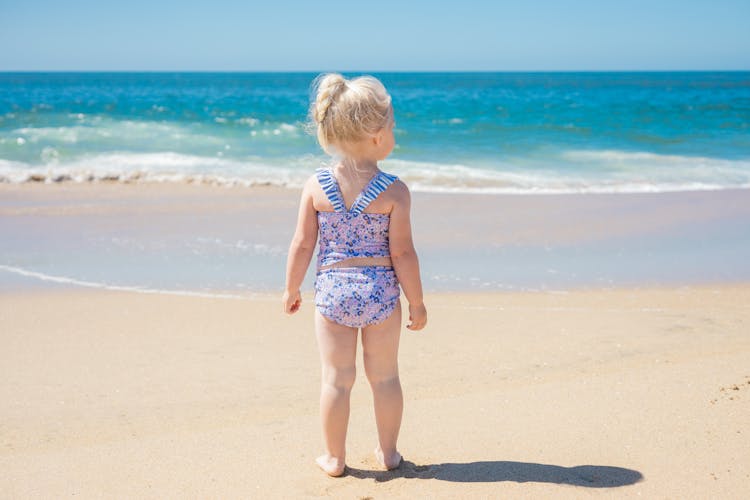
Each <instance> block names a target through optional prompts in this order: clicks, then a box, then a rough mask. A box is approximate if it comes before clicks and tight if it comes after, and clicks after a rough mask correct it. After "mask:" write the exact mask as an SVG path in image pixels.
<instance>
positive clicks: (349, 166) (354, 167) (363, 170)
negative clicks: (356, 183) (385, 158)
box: [335, 158, 379, 177]
mask: <svg viewBox="0 0 750 500" xmlns="http://www.w3.org/2000/svg"><path fill="white" fill-rule="evenodd" d="M335 168H336V170H337V171H339V172H345V173H347V174H350V175H351V174H355V175H357V176H360V175H367V176H369V177H371V176H372V175H373V174H375V173H376V172H377V171H378V170H379V169H378V162H377V161H375V160H372V159H370V158H340V159H339V161H338V162H337V163H336V166H335Z"/></svg>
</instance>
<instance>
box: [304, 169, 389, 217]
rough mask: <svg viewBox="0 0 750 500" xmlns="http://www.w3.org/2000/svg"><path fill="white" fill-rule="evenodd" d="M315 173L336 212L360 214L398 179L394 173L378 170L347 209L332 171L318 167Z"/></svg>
mask: <svg viewBox="0 0 750 500" xmlns="http://www.w3.org/2000/svg"><path fill="white" fill-rule="evenodd" d="M316 173H317V176H318V182H320V186H321V187H322V188H323V192H324V193H325V194H326V196H327V197H328V201H330V202H331V205H333V209H334V210H335V211H336V212H348V213H350V214H351V215H359V214H361V213H362V212H363V211H364V210H365V209H366V208H367V206H368V205H369V204H370V203H372V201H373V200H374V199H375V198H377V197H378V196H379V195H380V193H382V192H383V191H385V190H386V189H388V186H390V185H391V184H393V182H394V181H395V180H396V179H398V177H397V176H395V175H392V174H386V173H385V172H378V173H377V174H375V175H374V176H373V178H372V179H370V182H368V183H367V185H366V186H365V188H364V189H363V190H362V192H361V193H359V195H358V196H357V199H355V200H354V203H353V204H352V207H351V208H350V209H349V210H347V209H346V205H345V204H344V195H342V194H341V188H339V183H338V181H336V177H334V175H333V172H331V171H330V170H328V169H325V168H320V169H318V170H317V172H316Z"/></svg>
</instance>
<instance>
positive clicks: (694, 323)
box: [0, 286, 750, 499]
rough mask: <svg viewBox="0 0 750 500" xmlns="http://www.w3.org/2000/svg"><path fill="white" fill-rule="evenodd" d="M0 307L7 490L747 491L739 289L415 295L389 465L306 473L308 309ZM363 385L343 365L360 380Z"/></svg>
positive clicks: (43, 301) (354, 457)
mask: <svg viewBox="0 0 750 500" xmlns="http://www.w3.org/2000/svg"><path fill="white" fill-rule="evenodd" d="M305 299H306V303H305V305H304V307H303V310H302V311H301V313H300V314H298V315H296V316H292V317H286V316H284V315H283V314H281V312H280V305H279V301H278V298H277V297H275V296H270V295H269V296H267V297H258V298H256V299H254V300H231V299H223V300H222V299H207V298H196V297H172V296H164V295H145V294H136V293H120V292H110V291H89V290H76V291H71V290H67V291H47V292H41V291H36V292H26V293H4V294H3V295H2V296H1V297H0V327H1V328H0V331H1V332H2V334H1V335H2V343H3V349H2V351H1V353H0V366H2V375H3V377H2V380H3V382H2V384H0V398H1V399H2V401H3V404H2V406H0V422H2V424H1V426H0V439H1V440H2V446H1V447H0V450H2V451H0V469H2V470H3V474H2V476H1V477H0V490H2V491H3V496H4V497H6V498H40V497H60V496H79V497H84V498H92V497H131V498H133V497H147V498H164V497H171V498H175V497H180V498H198V497H203V498H204V497H222V498H238V497H242V498H316V497H324V496H333V497H336V498H498V497H515V498H519V497H521V498H581V497H587V496H603V497H607V498H612V497H614V498H630V497H645V498H738V499H739V498H746V497H747V495H748V494H750V488H749V487H748V485H749V484H750V470H749V469H748V464H750V451H748V450H750V434H749V433H748V431H747V425H746V423H747V415H748V414H750V413H749V412H750V370H749V369H748V367H750V338H748V335H747V328H748V324H750V310H748V307H747V304H748V303H750V287H748V286H711V287H681V288H671V289H638V290H636V289H620V290H608V291H579V292H571V293H543V292H538V293H479V294H469V293H465V294H430V295H428V302H427V303H428V305H429V307H430V312H431V323H430V325H429V327H428V328H427V329H426V330H425V331H423V332H421V333H416V334H415V333H411V332H406V331H404V333H403V337H402V349H401V357H400V360H401V371H402V379H403V385H404V390H405V397H406V405H405V417H404V424H403V429H402V437H401V441H400V445H401V450H402V452H403V454H404V457H405V462H404V464H403V465H402V467H401V468H400V469H398V470H396V471H393V472H382V471H378V470H377V467H376V466H375V463H374V461H373V459H372V456H371V450H372V448H373V447H374V445H375V441H374V428H375V427H374V421H373V417H372V411H371V402H370V397H369V390H368V388H367V387H366V382H365V381H364V380H363V377H360V378H359V379H358V381H357V384H356V386H355V389H354V393H353V406H352V416H351V424H350V431H349V448H348V449H349V456H348V465H349V469H348V473H347V474H346V476H345V477H343V478H339V479H330V478H328V477H325V476H324V475H323V474H322V473H321V472H320V471H319V470H318V469H317V468H316V467H315V465H314V462H313V459H314V457H315V456H316V453H317V452H319V451H320V447H321V442H320V433H319V430H318V416H317V391H318V371H319V366H318V359H317V352H316V347H315V340H314V335H313V332H312V329H311V325H312V309H311V307H310V303H311V301H310V299H311V297H309V296H306V297H305ZM360 373H361V372H360Z"/></svg>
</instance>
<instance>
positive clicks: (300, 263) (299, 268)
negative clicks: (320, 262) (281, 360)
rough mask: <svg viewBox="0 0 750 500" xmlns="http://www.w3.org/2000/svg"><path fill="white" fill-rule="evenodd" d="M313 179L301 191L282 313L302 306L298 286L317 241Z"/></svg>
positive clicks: (287, 266) (287, 268) (288, 262)
mask: <svg viewBox="0 0 750 500" xmlns="http://www.w3.org/2000/svg"><path fill="white" fill-rule="evenodd" d="M312 181H313V178H310V179H309V180H308V181H307V182H306V183H305V187H304V188H303V189H302V198H301V200H300V205H299V214H298V216H297V229H296V230H295V231H294V237H293V238H292V243H291V245H289V256H288V257H287V261H286V286H285V290H284V296H283V298H282V301H283V303H284V312H286V313H287V314H293V313H296V312H297V311H298V310H299V308H300V306H301V305H302V296H301V295H300V291H299V289H300V286H301V285H302V280H304V279H305V273H306V272H307V268H308V266H309V265H310V260H311V259H312V255H313V252H314V251H315V244H316V243H317V241H318V217H317V213H316V211H315V207H313V196H312V188H313V186H314V184H313V182H312Z"/></svg>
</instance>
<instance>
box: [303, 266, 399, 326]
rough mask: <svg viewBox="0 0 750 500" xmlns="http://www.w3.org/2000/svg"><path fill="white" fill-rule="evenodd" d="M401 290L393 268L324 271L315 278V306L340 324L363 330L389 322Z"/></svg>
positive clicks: (376, 267) (362, 267)
mask: <svg viewBox="0 0 750 500" xmlns="http://www.w3.org/2000/svg"><path fill="white" fill-rule="evenodd" d="M400 295H401V289H400V288H399V286H398V278H396V273H395V271H394V270H393V268H392V267H385V266H361V267H339V268H332V269H326V270H324V271H321V272H320V273H318V276H317V278H316V279H315V306H316V307H317V309H318V311H320V314H322V315H323V316H325V317H326V318H328V319H329V320H331V321H333V322H335V323H338V324H340V325H346V326H349V327H352V328H363V327H365V326H368V325H373V324H376V323H380V322H382V321H385V320H386V319H388V317H389V316H390V315H391V314H392V313H393V310H394V309H395V308H396V304H398V300H399V297H400Z"/></svg>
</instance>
